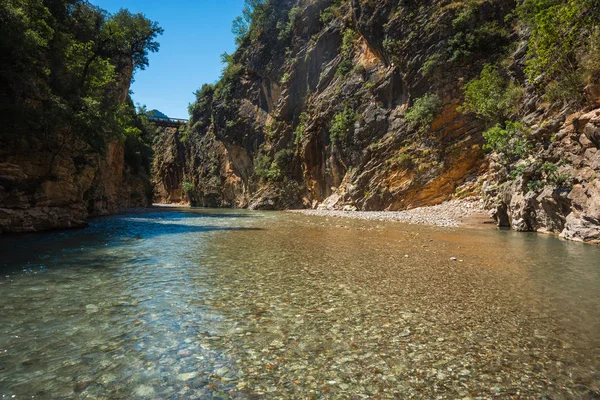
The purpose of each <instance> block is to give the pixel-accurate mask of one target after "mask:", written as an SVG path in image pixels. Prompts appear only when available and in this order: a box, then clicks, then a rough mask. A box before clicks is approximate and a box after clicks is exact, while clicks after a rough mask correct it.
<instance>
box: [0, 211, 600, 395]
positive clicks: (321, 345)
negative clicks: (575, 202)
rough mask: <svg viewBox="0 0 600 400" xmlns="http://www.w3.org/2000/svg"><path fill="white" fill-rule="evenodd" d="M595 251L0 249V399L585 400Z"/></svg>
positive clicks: (214, 225) (30, 245)
mask: <svg viewBox="0 0 600 400" xmlns="http://www.w3.org/2000/svg"><path fill="white" fill-rule="evenodd" d="M599 368H600V246H589V245H583V244H579V243H572V242H566V241H562V240H559V239H557V238H555V237H551V236H546V235H536V234H527V233H515V232H512V231H498V230H495V229H475V228H439V227H425V226H413V225H404V224H401V223H393V222H374V221H357V220H349V219H348V220H346V219H336V218H323V217H309V216H303V215H295V214H289V213H281V212H252V211H241V210H206V209H151V210H148V211H147V212H141V213H134V214H126V215H119V216H112V217H103V218H96V219H93V220H91V221H90V226H89V228H86V229H81V230H71V231H60V232H49V233H39V234H27V235H18V236H15V235H5V236H2V237H0V398H11V396H12V398H17V399H22V398H39V399H71V398H74V399H78V398H82V399H96V398H99V399H104V398H114V399H138V398H139V399H144V398H147V399H228V398H234V399H253V398H315V399H316V398H336V399H337V398H352V399H361V398H417V399H421V398H422V399H434V398H441V399H442V398H540V397H543V396H547V398H552V399H554V398H556V399H562V398H596V397H594V396H600V389H599V387H600V372H599Z"/></svg>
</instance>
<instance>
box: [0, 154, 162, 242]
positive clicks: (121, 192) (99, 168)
mask: <svg viewBox="0 0 600 400" xmlns="http://www.w3.org/2000/svg"><path fill="white" fill-rule="evenodd" d="M0 160H2V162H0V232H35V231H42V230H48V229H65V228H76V227H83V226H86V225H87V218H88V217H89V216H97V215H107V214H112V213H115V212H117V211H118V210H119V209H122V208H128V207H145V206H148V205H149V204H150V201H151V193H152V188H151V186H150V183H149V176H148V175H147V174H145V173H133V172H132V171H131V170H130V169H129V168H127V167H126V165H125V156H124V147H123V144H122V143H119V142H112V143H110V144H109V145H108V149H107V151H106V154H105V155H103V156H91V157H88V158H87V159H85V158H83V157H82V156H72V155H68V154H61V155H58V156H56V155H54V154H52V153H49V152H44V151H29V152H24V153H15V152H13V151H10V152H4V151H0Z"/></svg>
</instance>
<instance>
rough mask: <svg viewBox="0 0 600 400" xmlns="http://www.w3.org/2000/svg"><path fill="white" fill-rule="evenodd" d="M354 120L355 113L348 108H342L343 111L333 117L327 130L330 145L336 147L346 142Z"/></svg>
mask: <svg viewBox="0 0 600 400" xmlns="http://www.w3.org/2000/svg"><path fill="white" fill-rule="evenodd" d="M355 120H356V113H355V112H354V110H353V109H352V108H350V107H346V108H344V110H343V111H341V112H339V113H337V114H335V115H334V116H333V121H332V122H331V128H330V129H329V138H330V140H331V144H332V145H334V146H336V145H338V144H340V143H341V142H343V141H344V140H346V137H347V135H348V134H349V133H350V130H351V129H352V126H353V125H354V121H355Z"/></svg>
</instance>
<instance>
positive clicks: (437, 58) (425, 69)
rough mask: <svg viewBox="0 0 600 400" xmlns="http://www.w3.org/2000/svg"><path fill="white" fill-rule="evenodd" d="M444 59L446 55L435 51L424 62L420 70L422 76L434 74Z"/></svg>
mask: <svg viewBox="0 0 600 400" xmlns="http://www.w3.org/2000/svg"><path fill="white" fill-rule="evenodd" d="M443 60H444V57H443V56H442V55H441V54H439V53H435V54H433V55H432V56H430V57H429V58H428V59H427V60H426V61H425V62H424V63H423V66H422V67H421V69H419V72H420V73H421V75H422V76H430V75H433V74H434V73H435V72H436V71H437V70H438V69H439V68H440V67H441V66H442V63H443Z"/></svg>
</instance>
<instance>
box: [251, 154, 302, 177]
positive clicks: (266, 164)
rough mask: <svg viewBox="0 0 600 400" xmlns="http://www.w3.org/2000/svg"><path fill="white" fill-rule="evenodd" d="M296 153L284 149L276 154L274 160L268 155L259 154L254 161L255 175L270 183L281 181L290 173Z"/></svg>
mask: <svg viewBox="0 0 600 400" xmlns="http://www.w3.org/2000/svg"><path fill="white" fill-rule="evenodd" d="M293 156H294V151H293V150H291V149H282V150H279V151H278V152H277V153H275V156H274V157H273V160H272V161H271V158H270V157H269V156H268V155H267V154H259V155H258V156H256V158H255V159H254V174H255V175H256V176H258V177H259V178H261V179H263V180H265V181H268V182H276V181H281V180H282V179H284V178H285V177H286V176H287V175H288V174H289V173H290V165H291V162H292V158H293Z"/></svg>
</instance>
